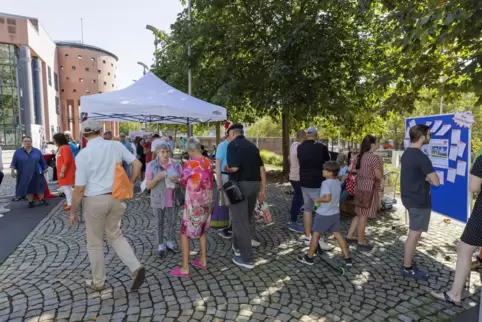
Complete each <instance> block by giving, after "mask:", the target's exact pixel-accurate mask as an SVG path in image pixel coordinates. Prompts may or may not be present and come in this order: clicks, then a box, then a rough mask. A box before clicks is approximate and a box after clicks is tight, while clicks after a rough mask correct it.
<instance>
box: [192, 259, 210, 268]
mask: <svg viewBox="0 0 482 322" xmlns="http://www.w3.org/2000/svg"><path fill="white" fill-rule="evenodd" d="M191 265H192V266H194V267H197V268H200V269H208V264H206V265H203V264H201V261H200V260H199V258H196V259H195V260H193V261H192V263H191Z"/></svg>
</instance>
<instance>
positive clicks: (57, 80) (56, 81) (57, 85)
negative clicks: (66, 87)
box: [54, 72, 59, 92]
mask: <svg viewBox="0 0 482 322" xmlns="http://www.w3.org/2000/svg"><path fill="white" fill-rule="evenodd" d="M54 88H55V90H56V91H57V92H58V91H59V76H58V75H57V73H56V72H54Z"/></svg>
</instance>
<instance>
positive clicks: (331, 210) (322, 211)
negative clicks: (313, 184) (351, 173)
mask: <svg viewBox="0 0 482 322" xmlns="http://www.w3.org/2000/svg"><path fill="white" fill-rule="evenodd" d="M326 195H331V201H330V202H322V203H320V206H319V207H318V208H317V209H316V214H318V215H321V216H333V215H337V214H339V213H340V195H341V182H340V180H338V179H327V180H325V181H323V183H322V184H321V190H320V197H323V196H326Z"/></svg>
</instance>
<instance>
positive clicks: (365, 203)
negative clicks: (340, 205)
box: [353, 179, 375, 209]
mask: <svg viewBox="0 0 482 322" xmlns="http://www.w3.org/2000/svg"><path fill="white" fill-rule="evenodd" d="M367 180H370V179H367ZM370 181H371V180H370ZM361 186H362V185H361V184H360V185H358V186H357V187H356V189H355V198H354V199H353V205H354V206H355V207H358V208H364V209H367V208H370V206H371V205H372V202H373V195H374V194H375V191H374V188H375V182H374V181H373V182H372V184H367V185H365V186H367V187H368V189H361V188H360V187H361Z"/></svg>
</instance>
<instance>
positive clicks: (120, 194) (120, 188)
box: [112, 154, 134, 200]
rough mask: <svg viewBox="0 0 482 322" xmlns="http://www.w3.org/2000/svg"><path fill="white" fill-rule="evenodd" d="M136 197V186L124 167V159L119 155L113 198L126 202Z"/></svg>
mask: <svg viewBox="0 0 482 322" xmlns="http://www.w3.org/2000/svg"><path fill="white" fill-rule="evenodd" d="M132 197H134V186H133V184H132V183H131V181H130V180H129V177H127V173H126V171H125V170H124V167H123V166H122V157H120V155H119V154H118V155H117V163H116V165H115V173H114V183H113V185H112V198H114V199H117V200H126V199H131V198H132Z"/></svg>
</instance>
